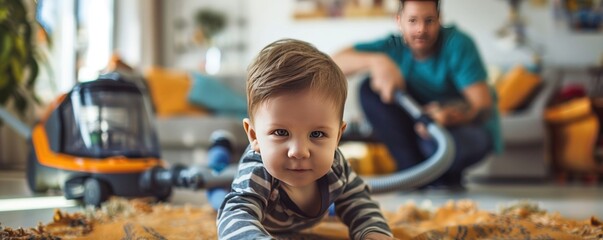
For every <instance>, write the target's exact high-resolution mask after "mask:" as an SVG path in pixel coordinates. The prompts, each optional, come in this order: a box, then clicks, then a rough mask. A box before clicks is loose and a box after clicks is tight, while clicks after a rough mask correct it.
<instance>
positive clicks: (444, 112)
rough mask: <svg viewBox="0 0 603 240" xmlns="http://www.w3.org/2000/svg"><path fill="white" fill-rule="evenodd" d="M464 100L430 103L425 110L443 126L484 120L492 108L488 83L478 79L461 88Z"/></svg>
mask: <svg viewBox="0 0 603 240" xmlns="http://www.w3.org/2000/svg"><path fill="white" fill-rule="evenodd" d="M463 95H464V97H465V101H458V102H454V103H445V104H439V103H431V104H428V105H427V106H426V107H425V112H426V113H427V114H428V115H429V116H430V117H431V118H432V119H433V120H434V121H436V122H437V123H439V124H441V125H443V126H456V125H463V124H467V123H471V122H475V121H480V122H481V121H484V120H486V119H487V118H488V117H489V113H490V111H491V108H492V96H491V95H490V89H489V88H488V85H487V84H486V83H485V82H483V81H478V82H476V83H474V84H472V85H469V86H468V87H467V88H465V89H464V90H463ZM422 135H424V134H422Z"/></svg>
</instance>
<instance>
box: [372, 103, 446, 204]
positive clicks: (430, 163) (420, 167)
mask: <svg viewBox="0 0 603 240" xmlns="http://www.w3.org/2000/svg"><path fill="white" fill-rule="evenodd" d="M395 101H396V103H397V104H398V105H399V106H400V107H402V108H403V109H405V110H406V111H407V112H408V113H409V114H410V115H411V116H412V117H413V118H414V119H415V120H416V121H420V122H422V123H423V124H425V126H426V127H427V131H428V132H429V134H430V135H431V136H432V137H433V138H434V139H435V140H436V142H437V145H438V149H437V150H436V152H435V153H434V154H433V155H432V156H430V157H429V158H428V159H426V160H425V161H423V162H421V163H419V164H417V165H415V166H413V167H411V168H408V169H404V170H400V171H398V172H396V173H393V174H390V175H386V176H379V177H371V178H369V177H365V181H366V183H367V184H368V185H369V187H370V189H371V193H386V192H392V191H399V190H404V189H412V188H416V187H420V186H423V185H425V184H428V183H430V182H431V181H433V180H435V179H437V178H438V177H440V176H442V174H444V173H445V172H446V171H447V170H448V168H450V165H452V161H453V158H454V149H455V146H454V142H453V141H452V138H451V137H450V134H448V131H447V130H446V129H445V128H443V127H442V126H440V125H439V124H437V123H436V122H434V121H432V120H431V119H430V118H429V117H428V116H427V115H425V114H423V112H422V111H421V108H420V105H419V104H417V103H416V102H415V101H414V100H413V99H411V98H410V97H408V95H407V94H406V93H404V92H402V91H396V93H395Z"/></svg>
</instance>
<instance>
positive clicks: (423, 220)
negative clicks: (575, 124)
mask: <svg viewBox="0 0 603 240" xmlns="http://www.w3.org/2000/svg"><path fill="white" fill-rule="evenodd" d="M385 215H386V218H387V220H388V221H389V224H390V226H391V227H392V228H393V231H394V234H395V236H396V237H397V238H399V239H603V224H602V223H601V221H599V220H598V219H596V218H595V217H594V216H593V217H592V218H590V219H584V220H571V219H565V218H563V216H560V215H559V214H556V213H547V212H546V211H544V210H541V209H539V208H538V206H536V205H534V204H530V203H519V204H516V205H514V206H512V207H508V208H506V209H504V210H501V211H500V212H498V213H492V212H487V211H483V210H479V208H478V206H476V204H475V203H474V202H471V201H458V202H452V201H451V202H449V203H447V204H446V205H444V206H441V207H440V208H438V209H436V210H434V211H428V210H424V209H420V208H418V207H416V206H415V205H414V204H405V205H402V206H400V208H399V209H398V211H396V212H386V213H385ZM49 217H50V216H49ZM215 218H216V213H215V211H214V210H213V209H211V208H210V207H209V206H178V207H175V206H171V205H168V204H151V203H150V199H134V200H125V199H121V198H114V199H111V201H109V202H108V203H106V204H105V205H103V207H102V208H101V209H100V210H93V209H87V210H86V211H83V212H78V213H72V214H67V213H62V212H60V211H56V212H55V215H54V216H53V219H52V221H50V223H48V224H46V225H40V226H38V227H37V228H31V229H11V228H8V227H2V226H0V239H42V238H47V239H52V238H53V237H60V238H62V239H216V238H217V237H216V223H215ZM282 238H284V239H346V238H347V228H346V227H345V225H343V224H341V223H340V222H338V221H337V219H335V218H326V219H325V220H324V221H323V222H322V223H321V224H319V225H318V226H316V227H314V228H312V229H309V230H307V231H305V232H303V233H296V234H291V235H289V236H282Z"/></svg>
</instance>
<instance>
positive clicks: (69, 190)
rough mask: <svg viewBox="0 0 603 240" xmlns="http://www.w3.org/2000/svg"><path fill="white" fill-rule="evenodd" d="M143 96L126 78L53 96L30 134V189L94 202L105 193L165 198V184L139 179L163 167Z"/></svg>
mask: <svg viewBox="0 0 603 240" xmlns="http://www.w3.org/2000/svg"><path fill="white" fill-rule="evenodd" d="M145 94H146V92H145V91H143V89H140V88H139V87H138V86H136V85H135V84H134V83H132V82H128V81H126V80H123V79H108V78H107V79H104V78H100V79H98V80H95V81H91V82H84V83H80V84H78V85H76V86H75V87H74V88H73V89H72V90H71V91H70V92H69V93H67V94H65V95H63V96H61V97H59V98H58V99H57V100H56V101H55V102H54V104H52V105H51V106H50V108H49V109H48V112H47V113H46V115H45V116H44V118H43V119H42V120H41V121H39V122H38V123H37V124H36V125H35V126H34V127H33V130H32V132H31V138H30V143H31V148H30V149H31V150H30V153H29V156H28V164H27V180H28V185H29V187H30V189H31V190H32V191H34V192H44V191H47V190H49V189H61V190H63V192H64V195H65V197H66V198H67V199H83V200H84V202H85V203H86V204H91V205H97V206H98V205H100V203H101V202H103V201H104V200H106V199H107V198H108V196H110V195H117V196H124V197H140V196H154V197H157V198H158V199H160V200H164V199H166V198H168V197H169V196H170V194H171V187H163V188H162V187H154V188H147V187H146V186H148V184H145V182H144V181H145V180H144V173H145V171H147V170H149V169H151V168H153V167H158V166H163V165H164V164H163V162H162V161H161V160H160V152H159V149H160V148H159V141H158V137H157V133H156V131H155V123H154V117H153V112H152V107H151V103H150V101H149V98H148V96H146V95H145Z"/></svg>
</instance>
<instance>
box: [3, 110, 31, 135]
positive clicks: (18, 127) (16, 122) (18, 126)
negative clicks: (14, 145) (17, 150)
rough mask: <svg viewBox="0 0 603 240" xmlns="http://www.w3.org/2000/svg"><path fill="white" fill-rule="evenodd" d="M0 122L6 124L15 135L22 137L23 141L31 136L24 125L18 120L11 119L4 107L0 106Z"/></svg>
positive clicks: (28, 129) (29, 129)
mask: <svg viewBox="0 0 603 240" xmlns="http://www.w3.org/2000/svg"><path fill="white" fill-rule="evenodd" d="M0 120H2V121H4V122H6V123H8V125H9V126H11V127H12V128H13V129H14V130H15V131H16V132H17V133H19V134H20V135H21V136H23V137H24V138H25V139H29V137H30V136H31V128H29V127H28V126H27V125H25V123H23V122H21V121H19V119H17V118H15V117H13V116H12V115H11V114H10V113H9V112H8V111H7V110H6V109H4V107H2V106H0Z"/></svg>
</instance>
